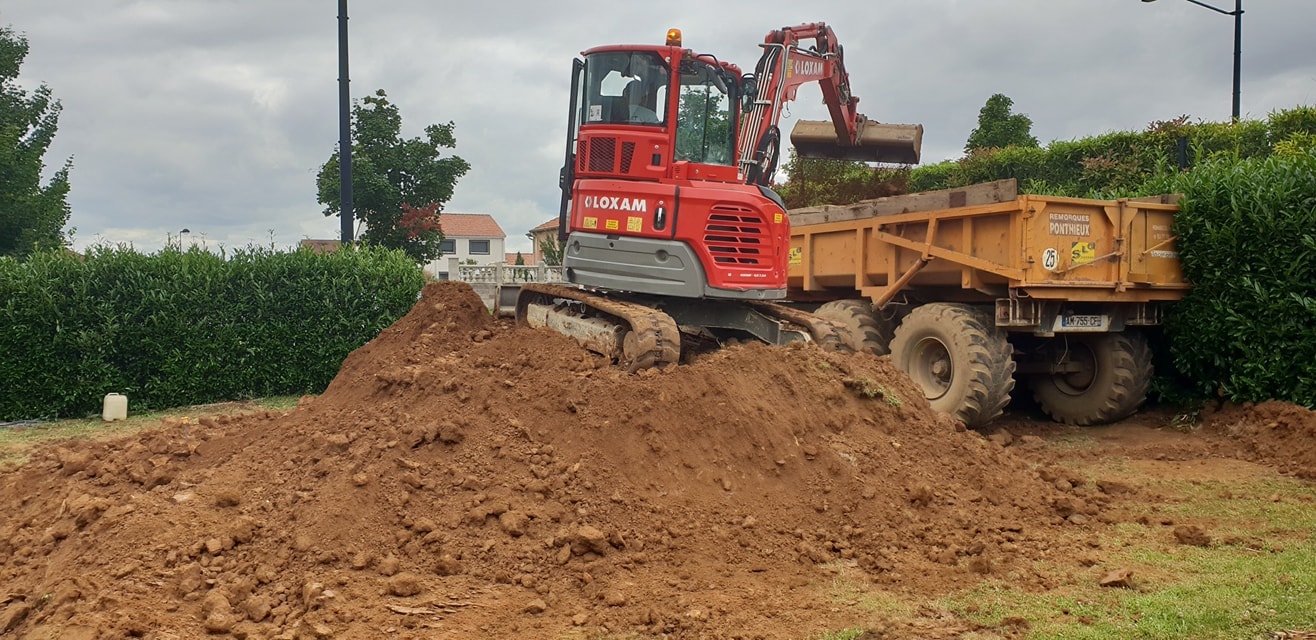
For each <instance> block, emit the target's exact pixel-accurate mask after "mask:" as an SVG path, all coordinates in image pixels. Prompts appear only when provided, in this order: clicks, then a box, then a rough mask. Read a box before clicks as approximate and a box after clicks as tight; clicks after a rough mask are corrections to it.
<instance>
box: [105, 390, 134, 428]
mask: <svg viewBox="0 0 1316 640" xmlns="http://www.w3.org/2000/svg"><path fill="white" fill-rule="evenodd" d="M101 419H102V420H104V421H106V422H113V421H115V420H127V419H128V396H125V395H121V394H118V393H107V394H105V402H104V404H102V405H101Z"/></svg>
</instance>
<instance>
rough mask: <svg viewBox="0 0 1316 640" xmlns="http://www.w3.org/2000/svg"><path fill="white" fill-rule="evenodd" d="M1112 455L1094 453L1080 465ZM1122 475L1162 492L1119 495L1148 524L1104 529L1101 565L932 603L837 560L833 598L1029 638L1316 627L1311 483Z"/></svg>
mask: <svg viewBox="0 0 1316 640" xmlns="http://www.w3.org/2000/svg"><path fill="white" fill-rule="evenodd" d="M1061 446H1064V445H1061ZM1108 464H1109V461H1093V462H1092V463H1090V465H1091V466H1089V467H1087V468H1086V470H1087V471H1092V470H1093V468H1094V467H1095V468H1102V469H1103V470H1104V469H1105V467H1106V466H1107V465H1108ZM1100 475H1102V476H1103V477H1108V476H1109V473H1107V472H1105V471H1103V473H1101V474H1100ZM1123 477H1124V478H1126V479H1128V480H1129V481H1130V482H1134V483H1135V484H1137V485H1138V487H1139V491H1142V492H1144V494H1143V495H1147V496H1152V495H1157V494H1159V495H1161V496H1164V500H1154V501H1152V502H1144V503H1142V504H1141V505H1139V504H1138V503H1136V502H1132V503H1128V504H1126V505H1125V506H1126V508H1129V509H1131V510H1132V514H1131V515H1132V516H1133V517H1134V518H1137V517H1138V516H1141V515H1146V516H1148V521H1149V524H1139V523H1137V522H1125V523H1121V524H1118V525H1115V526H1113V527H1111V528H1109V529H1107V530H1106V531H1105V532H1104V533H1103V534H1102V538H1101V540H1102V546H1101V551H1100V558H1101V564H1100V565H1098V566H1096V567H1093V568H1090V569H1083V568H1080V567H1077V566H1076V565H1074V564H1073V563H1072V562H1071V561H1067V560H1061V561H1053V560H1048V561H1044V562H1041V563H1038V564H1037V565H1035V566H1034V567H1033V568H1034V569H1035V570H1036V571H1038V572H1039V573H1041V574H1043V575H1051V576H1063V575H1065V574H1066V573H1068V574H1070V575H1072V576H1073V578H1072V579H1070V580H1064V581H1063V584H1061V585H1060V586H1058V587H1056V588H1053V589H1051V590H1048V591H1045V592H1040V593H1039V592H1031V591H1028V590H1027V589H1026V588H1020V587H1017V586H1015V585H1014V584H1012V583H1011V582H1010V581H1008V580H1001V579H990V580H985V581H983V582H980V583H978V584H976V585H973V586H970V587H968V588H966V589H965V590H962V591H959V592H956V593H953V594H950V595H949V596H947V597H944V598H942V599H940V600H936V601H932V602H928V601H925V600H921V599H917V598H912V597H911V596H909V595H908V594H893V593H890V592H886V591H883V590H881V589H872V588H871V587H867V586H865V585H864V584H863V582H862V581H861V580H858V579H854V578H853V577H850V576H847V574H846V572H845V571H841V572H839V573H837V574H835V576H834V578H833V582H832V585H831V588H830V592H831V595H832V598H833V600H834V601H837V602H846V603H851V602H857V605H856V606H857V607H858V608H859V609H861V610H863V611H865V612H866V613H868V614H870V616H871V617H872V618H873V619H874V620H886V621H901V620H910V619H913V618H916V617H919V616H921V615H923V614H922V613H921V612H922V611H924V610H925V609H928V610H937V611H945V612H949V613H951V614H953V615H954V616H955V618H957V619H959V620H963V621H967V622H971V623H975V624H977V625H982V626H983V627H984V628H986V629H992V628H996V627H1001V626H1003V625H1006V624H1011V623H1010V622H1009V621H1011V620H1018V619H1020V618H1022V619H1023V620H1026V621H1027V623H1028V626H1027V629H1028V632H1027V636H1026V637H1027V638H1029V639H1037V640H1041V639H1044V638H1045V639H1053V638H1054V639H1062V640H1066V639H1067V640H1099V639H1111V640H1115V639H1121V640H1122V639H1125V638H1135V639H1147V640H1181V639H1182V640H1189V639H1191V640H1199V639H1200V640H1217V639H1218V640H1240V639H1263V638H1269V637H1270V635H1269V633H1270V632H1273V631H1282V630H1291V629H1302V630H1316V607H1313V605H1312V603H1316V488H1314V487H1313V486H1312V485H1311V484H1309V483H1303V482H1300V481H1297V480H1293V479H1290V478H1284V477H1277V476H1271V475H1265V476H1258V477H1254V478H1246V479H1241V480H1239V479H1233V480H1227V481H1226V480H1219V481H1201V480H1164V479H1155V478H1146V477H1130V476H1123ZM1163 518H1166V519H1169V520H1170V521H1172V522H1173V523H1174V525H1181V524H1197V525H1199V526H1202V527H1203V528H1204V529H1205V530H1206V531H1207V533H1208V534H1209V535H1210V536H1211V537H1212V538H1213V542H1212V544H1211V545H1210V546H1209V547H1194V546H1187V545H1181V544H1178V543H1177V542H1176V541H1175V539H1174V537H1173V530H1174V525H1165V524H1162V523H1161V519H1163ZM1066 562H1069V564H1066ZM1121 567H1122V568H1128V569H1131V570H1132V571H1133V578H1134V582H1135V587H1136V588H1135V589H1116V588H1103V587H1101V586H1099V584H1098V581H1099V579H1100V578H1101V576H1102V575H1103V574H1104V573H1105V572H1106V571H1108V570H1111V569H1116V568H1121ZM857 634H858V631H856V630H853V629H849V630H841V631H835V632H831V633H830V634H827V635H822V636H819V637H818V640H850V639H851V638H854V637H855V636H856V635H857ZM965 637H969V636H965ZM974 637H977V636H974ZM985 637H997V636H995V635H991V633H988V635H987V636H985ZM1011 637H1014V636H1011Z"/></svg>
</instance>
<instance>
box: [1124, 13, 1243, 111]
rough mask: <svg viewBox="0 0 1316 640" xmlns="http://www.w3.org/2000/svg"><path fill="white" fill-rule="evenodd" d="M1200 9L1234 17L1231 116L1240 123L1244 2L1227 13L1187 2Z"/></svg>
mask: <svg viewBox="0 0 1316 640" xmlns="http://www.w3.org/2000/svg"><path fill="white" fill-rule="evenodd" d="M1142 1H1143V2H1156V0H1142ZM1185 1H1186V2H1191V3H1193V4H1195V5H1197V6H1199V7H1206V8H1207V9H1210V10H1212V11H1214V12H1216V13H1219V14H1223V15H1227V16H1234V110H1233V112H1232V113H1231V114H1230V116H1231V117H1232V119H1233V121H1234V122H1238V115H1239V109H1238V106H1239V94H1240V93H1241V91H1240V89H1241V87H1240V78H1241V77H1242V73H1243V0H1234V10H1233V11H1225V10H1224V9H1221V8H1220V7H1213V6H1211V5H1209V4H1207V3H1205V2H1198V1H1197V0H1185Z"/></svg>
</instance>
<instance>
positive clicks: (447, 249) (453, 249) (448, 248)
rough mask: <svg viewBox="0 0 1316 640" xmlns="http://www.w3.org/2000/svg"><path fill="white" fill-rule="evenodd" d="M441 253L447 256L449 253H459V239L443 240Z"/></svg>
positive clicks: (440, 246)
mask: <svg viewBox="0 0 1316 640" xmlns="http://www.w3.org/2000/svg"><path fill="white" fill-rule="evenodd" d="M439 253H442V254H443V255H445V256H448V255H452V254H454V253H457V241H456V240H444V241H443V242H440V243H439Z"/></svg>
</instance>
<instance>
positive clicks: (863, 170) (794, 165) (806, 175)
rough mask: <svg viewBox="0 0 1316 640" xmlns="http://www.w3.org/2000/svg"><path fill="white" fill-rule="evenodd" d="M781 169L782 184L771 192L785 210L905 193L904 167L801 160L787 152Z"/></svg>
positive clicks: (812, 159)
mask: <svg viewBox="0 0 1316 640" xmlns="http://www.w3.org/2000/svg"><path fill="white" fill-rule="evenodd" d="M785 170H786V182H785V183H784V184H781V185H778V186H777V187H775V189H776V191H777V193H778V194H779V195H780V196H781V199H782V200H783V201H784V202H785V203H786V208H787V209H796V208H799V207H815V206H818V205H824V204H851V203H854V202H859V201H860V200H869V199H872V198H883V197H886V196H893V195H900V194H903V193H906V192H907V190H908V182H909V168H908V167H872V166H870V165H868V164H867V163H864V162H860V161H857V160H836V159H832V158H801V157H800V156H799V154H797V153H795V150H794V149H791V150H790V157H789V159H788V160H787V161H786V166H785Z"/></svg>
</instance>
